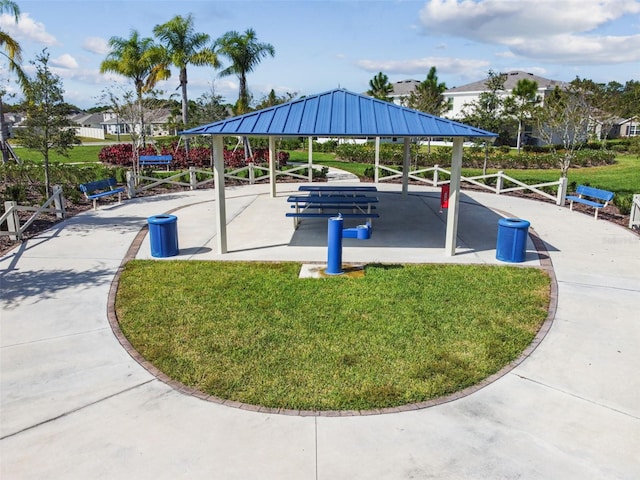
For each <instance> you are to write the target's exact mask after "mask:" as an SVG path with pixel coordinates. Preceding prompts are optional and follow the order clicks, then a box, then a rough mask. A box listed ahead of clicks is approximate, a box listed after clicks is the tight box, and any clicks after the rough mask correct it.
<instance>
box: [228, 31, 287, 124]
mask: <svg viewBox="0 0 640 480" xmlns="http://www.w3.org/2000/svg"><path fill="white" fill-rule="evenodd" d="M216 47H218V53H219V54H220V55H223V56H225V57H227V58H228V59H229V60H231V65H230V66H229V67H227V68H225V69H224V70H222V71H221V72H220V76H221V77H227V76H230V75H236V76H237V77H238V80H239V81H240V91H239V94H238V103H237V104H236V113H238V114H242V113H246V112H248V111H249V99H250V96H249V90H248V88H247V73H250V72H252V71H253V70H254V69H255V68H256V67H257V66H258V64H259V63H260V61H261V60H262V59H263V58H265V57H266V56H267V55H271V56H272V57H273V56H275V49H274V48H273V45H270V44H268V43H260V42H258V41H257V38H256V32H255V31H254V30H253V29H252V28H249V29H248V30H247V31H245V32H244V34H242V35H241V34H240V33H238V32H236V31H230V32H227V33H225V34H224V35H223V36H222V37H220V38H219V39H218V40H217V41H216Z"/></svg>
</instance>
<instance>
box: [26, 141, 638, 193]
mask: <svg viewBox="0 0 640 480" xmlns="http://www.w3.org/2000/svg"><path fill="white" fill-rule="evenodd" d="M101 149H102V146H100V145H80V146H77V147H74V148H73V149H71V150H70V151H69V158H66V157H63V156H62V155H59V154H57V153H55V152H51V161H52V162H59V163H77V162H89V163H92V162H98V153H100V150H101ZM16 152H17V154H18V156H20V158H22V159H29V160H42V155H41V154H39V153H37V152H35V151H32V150H27V149H24V148H20V147H16ZM289 154H290V161H292V162H306V161H307V158H308V154H307V152H306V151H291V152H289ZM313 158H314V160H313V161H314V163H316V164H319V165H326V166H328V167H335V168H340V169H342V170H346V171H348V172H351V173H353V174H355V175H358V176H360V177H362V176H364V171H365V169H366V168H367V167H370V166H371V165H369V164H362V163H352V162H343V161H340V160H336V159H335V155H334V154H332V153H323V152H314V154H313ZM463 173H464V174H465V175H468V176H471V175H480V174H481V173H482V171H481V170H478V169H464V171H463ZM489 173H495V170H489ZM505 173H506V174H507V175H509V176H512V177H513V178H516V179H518V180H521V181H523V182H527V183H540V182H551V181H555V180H557V179H558V178H560V171H559V170H556V169H554V170H535V169H531V170H521V169H518V170H515V169H514V170H505ZM569 181H570V182H576V183H577V184H582V183H588V184H590V185H592V186H594V187H598V188H602V189H605V190H611V191H613V192H615V193H616V194H618V195H620V194H631V193H639V192H640V159H639V158H638V157H636V156H631V155H619V156H618V157H617V163H616V164H615V165H611V166H606V167H590V168H571V169H569Z"/></svg>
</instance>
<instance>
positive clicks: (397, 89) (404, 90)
mask: <svg viewBox="0 0 640 480" xmlns="http://www.w3.org/2000/svg"><path fill="white" fill-rule="evenodd" d="M391 85H392V86H393V90H392V91H391V94H390V95H389V97H390V98H391V99H393V103H396V104H398V105H402V106H406V105H407V102H406V99H407V97H409V95H410V94H411V92H413V91H414V90H415V89H416V87H417V86H418V85H420V80H400V81H399V82H394V83H392V84H391Z"/></svg>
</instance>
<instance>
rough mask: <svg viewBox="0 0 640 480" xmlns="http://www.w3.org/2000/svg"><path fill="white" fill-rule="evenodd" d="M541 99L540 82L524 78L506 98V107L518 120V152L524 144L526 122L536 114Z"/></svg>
mask: <svg viewBox="0 0 640 480" xmlns="http://www.w3.org/2000/svg"><path fill="white" fill-rule="evenodd" d="M540 101H541V99H540V97H539V96H538V82H536V81H534V80H529V79H528V78H522V79H520V80H518V83H516V86H515V87H514V89H513V90H511V95H509V96H508V97H507V98H506V100H505V103H504V105H505V109H506V111H507V112H509V113H511V114H512V115H513V116H514V117H515V118H516V119H517V120H518V133H517V135H516V147H517V149H518V154H519V153H520V146H521V145H522V133H523V128H524V124H525V122H527V121H531V120H532V119H533V118H534V117H535V114H536V111H537V110H536V109H537V106H538V104H539V103H540Z"/></svg>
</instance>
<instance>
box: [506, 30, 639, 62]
mask: <svg viewBox="0 0 640 480" xmlns="http://www.w3.org/2000/svg"><path fill="white" fill-rule="evenodd" d="M638 42H640V35H630V36H625V37H614V36H602V37H578V36H575V35H558V36H555V37H551V38H541V39H537V40H535V41H531V42H522V43H518V44H513V45H512V46H511V50H512V51H513V52H514V53H515V54H517V55H520V56H523V57H528V58H535V59H539V60H545V61H547V62H552V63H564V64H572V65H585V64H600V65H606V64H615V63H628V62H640V49H638V48H630V47H629V46H630V45H637V44H638Z"/></svg>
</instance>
